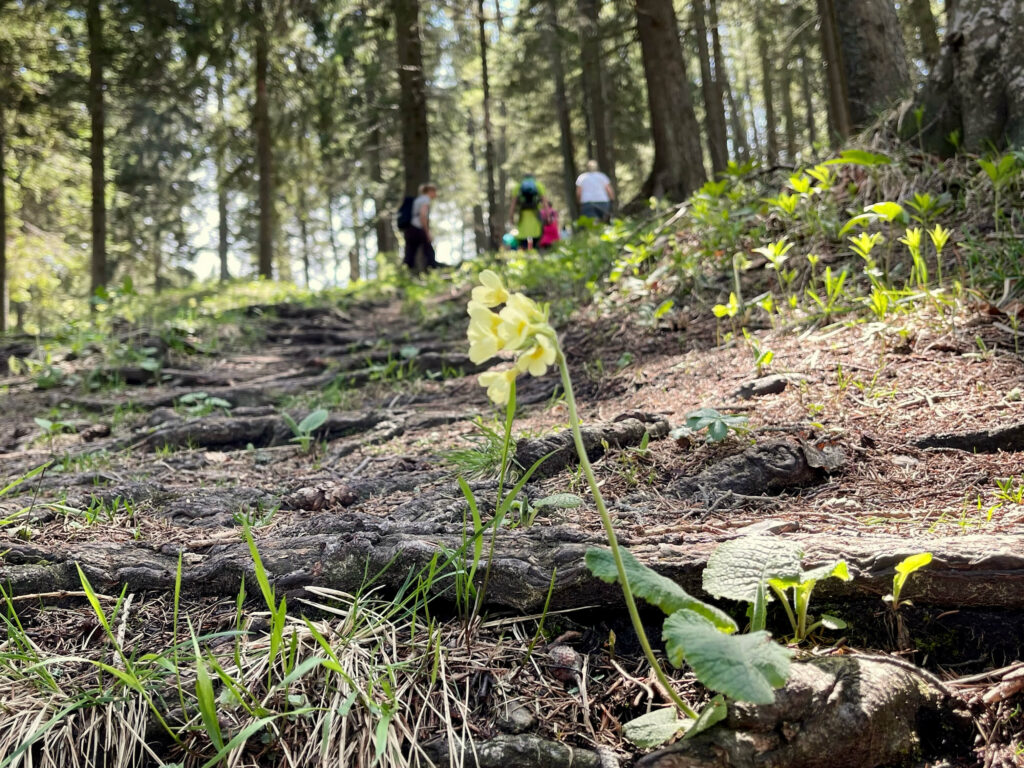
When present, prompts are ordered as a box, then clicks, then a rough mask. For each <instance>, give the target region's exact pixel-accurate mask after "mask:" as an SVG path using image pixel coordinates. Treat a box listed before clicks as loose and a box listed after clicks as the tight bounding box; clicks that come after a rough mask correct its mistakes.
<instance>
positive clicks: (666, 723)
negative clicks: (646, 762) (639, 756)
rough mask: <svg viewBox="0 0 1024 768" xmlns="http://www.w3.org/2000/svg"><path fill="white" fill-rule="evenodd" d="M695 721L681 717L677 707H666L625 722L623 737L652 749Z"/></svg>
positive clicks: (644, 747) (638, 745) (642, 747)
mask: <svg viewBox="0 0 1024 768" xmlns="http://www.w3.org/2000/svg"><path fill="white" fill-rule="evenodd" d="M693 722H694V721H693V720H690V719H689V718H682V717H679V714H678V713H677V712H676V708H675V707H664V708H663V709H655V710H654V711H653V712H648V713H647V714H646V715H640V717H637V718H634V719H633V720H630V721H629V722H628V723H623V724H622V737H623V738H624V739H625V740H626V741H628V742H630V743H631V744H633V745H634V746H637V747H640V749H652V748H654V747H660V746H661V745H662V744H664V743H665V742H667V741H670V740H671V739H672V738H674V737H675V736H676V735H677V734H678V733H679V732H680V731H681V730H683V729H684V728H686V727H687V725H689V724H690V723H693Z"/></svg>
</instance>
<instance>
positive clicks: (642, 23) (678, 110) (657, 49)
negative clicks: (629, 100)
mask: <svg viewBox="0 0 1024 768" xmlns="http://www.w3.org/2000/svg"><path fill="white" fill-rule="evenodd" d="M635 3H636V5H635V7H636V18H637V31H638V33H639V36H640V49H641V53H642V56H643V65H644V78H645V80H646V81H647V101H648V106H649V109H650V117H651V135H652V138H653V140H654V167H653V168H652V169H651V174H650V176H648V177H647V180H646V181H645V182H644V184H643V187H642V188H641V190H640V196H639V199H640V200H642V199H646V198H648V197H667V198H669V199H671V200H685V199H686V198H687V197H688V196H689V195H690V194H691V193H692V192H694V191H695V190H696V189H698V188H699V187H700V186H701V185H702V184H703V183H704V182H705V181H706V180H707V175H706V174H705V172H704V161H703V158H702V156H701V147H700V127H699V126H698V125H697V117H696V115H694V113H693V102H692V101H691V100H690V81H689V78H687V76H686V67H685V65H684V63H683V51H682V48H681V47H680V44H679V30H678V28H677V26H676V15H675V10H674V9H673V7H672V0H635Z"/></svg>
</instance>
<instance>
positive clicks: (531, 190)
mask: <svg viewBox="0 0 1024 768" xmlns="http://www.w3.org/2000/svg"><path fill="white" fill-rule="evenodd" d="M516 201H517V203H518V204H519V210H521V211H527V210H536V209H537V208H538V207H539V206H540V189H538V188H537V181H536V179H534V178H533V176H527V177H526V178H525V179H523V183H522V184H520V185H519V197H518V198H517V200H516Z"/></svg>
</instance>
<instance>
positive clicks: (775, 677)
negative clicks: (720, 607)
mask: <svg viewBox="0 0 1024 768" xmlns="http://www.w3.org/2000/svg"><path fill="white" fill-rule="evenodd" d="M662 638H663V639H664V641H665V650H666V652H667V653H668V657H669V661H671V662H672V663H673V664H675V665H676V666H682V663H683V662H684V661H685V662H686V663H687V664H689V665H690V667H691V668H692V669H693V672H694V674H695V675H697V679H698V680H700V682H701V683H702V684H703V685H704V686H706V687H707V688H710V689H711V690H713V691H718V692H719V693H724V694H725V695H726V696H729V697H730V698H733V699H736V700H737V701H749V702H752V703H754V704H771V703H772V702H773V701H774V700H775V691H774V689H775V688H779V687H781V686H783V685H785V683H786V679H787V678H788V677H789V660H790V657H791V656H792V655H793V654H792V651H790V650H789V649H788V648H785V647H783V646H781V645H779V644H778V643H775V642H773V641H772V639H771V635H769V634H768V633H767V632H753V633H751V634H749V635H724V634H722V633H721V632H719V631H718V630H717V629H715V626H714V625H713V624H712V623H711V622H710V621H708V620H707V619H705V618H704V617H703V616H700V615H698V614H696V613H694V612H693V611H688V610H684V611H676V612H675V613H673V614H672V615H671V616H669V617H668V619H666V620H665V628H664V633H663V635H662Z"/></svg>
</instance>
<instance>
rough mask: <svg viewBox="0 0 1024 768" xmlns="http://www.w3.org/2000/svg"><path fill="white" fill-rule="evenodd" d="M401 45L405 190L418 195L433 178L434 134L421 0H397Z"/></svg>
mask: <svg viewBox="0 0 1024 768" xmlns="http://www.w3.org/2000/svg"><path fill="white" fill-rule="evenodd" d="M393 8H394V15H395V44H396V46H397V48H398V82H399V85H400V86H401V95H400V97H399V102H398V108H399V111H400V113H401V124H402V160H403V162H404V164H405V194H406V195H414V194H416V190H417V188H418V187H419V185H420V184H423V183H424V182H427V181H429V180H430V134H429V132H428V128H427V82H426V76H425V73H424V71H423V49H422V45H421V43H420V21H419V15H420V5H419V0H393Z"/></svg>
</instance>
